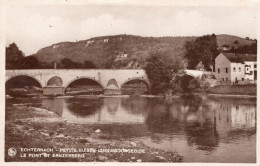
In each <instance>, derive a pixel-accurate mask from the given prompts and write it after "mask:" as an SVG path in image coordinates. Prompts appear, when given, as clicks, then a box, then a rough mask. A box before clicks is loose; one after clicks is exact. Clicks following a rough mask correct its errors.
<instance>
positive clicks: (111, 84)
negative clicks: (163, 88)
mask: <svg viewBox="0 0 260 166" xmlns="http://www.w3.org/2000/svg"><path fill="white" fill-rule="evenodd" d="M18 76H28V77H31V78H33V79H35V80H36V81H37V82H38V83H39V84H40V85H41V88H42V89H43V94H46V95H63V94H64V93H65V90H66V88H67V87H68V86H69V85H70V84H71V83H73V82H74V81H76V80H79V79H83V78H87V79H91V80H94V81H95V82H97V83H98V84H99V85H100V86H102V88H103V89H104V93H105V94H121V88H122V86H123V85H124V84H126V83H127V82H129V81H132V80H141V81H143V82H144V83H145V84H146V85H147V88H148V90H150V82H149V80H148V76H147V74H146V73H145V71H144V70H142V69H122V70H113V69H28V70H6V78H5V79H6V83H7V81H8V80H10V79H12V78H15V77H18ZM54 79H56V80H57V79H58V80H59V81H58V83H57V84H55V85H53V84H50V82H52V80H54Z"/></svg>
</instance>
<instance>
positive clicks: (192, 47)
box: [184, 34, 219, 70]
mask: <svg viewBox="0 0 260 166" xmlns="http://www.w3.org/2000/svg"><path fill="white" fill-rule="evenodd" d="M184 47H185V57H186V58H187V60H188V68H189V69H195V67H196V66H197V64H198V63H199V62H202V63H203V65H204V66H205V68H206V69H207V70H210V66H211V65H212V66H214V61H215V58H216V56H217V55H218V54H219V52H218V50H217V39H216V35H215V34H212V35H205V36H202V37H199V38H197V39H196V40H195V41H187V42H186V43H185V45H184Z"/></svg>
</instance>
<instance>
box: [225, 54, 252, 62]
mask: <svg viewBox="0 0 260 166" xmlns="http://www.w3.org/2000/svg"><path fill="white" fill-rule="evenodd" d="M222 54H223V55H224V56H225V57H227V59H229V60H230V61H231V62H236V63H244V62H245V61H256V59H257V55H255V54H236V53H222Z"/></svg>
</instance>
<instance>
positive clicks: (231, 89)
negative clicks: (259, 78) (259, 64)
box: [207, 85, 257, 96]
mask: <svg viewBox="0 0 260 166" xmlns="http://www.w3.org/2000/svg"><path fill="white" fill-rule="evenodd" d="M207 93H208V94H220V95H238V96H239V95H248V96H256V94H257V87H256V85H220V86H215V87H212V88H210V89H209V90H208V91H207Z"/></svg>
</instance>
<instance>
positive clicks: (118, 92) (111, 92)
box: [104, 89, 122, 96]
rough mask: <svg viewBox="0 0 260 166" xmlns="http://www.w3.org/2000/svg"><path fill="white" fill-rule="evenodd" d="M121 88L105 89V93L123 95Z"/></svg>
mask: <svg viewBox="0 0 260 166" xmlns="http://www.w3.org/2000/svg"><path fill="white" fill-rule="evenodd" d="M121 94H122V91H121V89H104V95H108V96H109V95H121Z"/></svg>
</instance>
